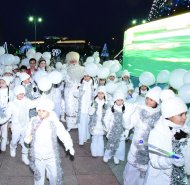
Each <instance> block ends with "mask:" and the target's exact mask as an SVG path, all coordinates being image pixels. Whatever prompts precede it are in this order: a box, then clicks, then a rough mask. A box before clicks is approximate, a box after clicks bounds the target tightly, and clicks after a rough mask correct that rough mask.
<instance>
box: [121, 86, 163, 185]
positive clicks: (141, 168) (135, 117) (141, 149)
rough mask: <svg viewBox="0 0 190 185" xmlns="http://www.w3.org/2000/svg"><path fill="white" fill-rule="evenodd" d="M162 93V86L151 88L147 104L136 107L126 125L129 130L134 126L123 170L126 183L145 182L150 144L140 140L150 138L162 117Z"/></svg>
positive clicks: (134, 184)
mask: <svg viewBox="0 0 190 185" xmlns="http://www.w3.org/2000/svg"><path fill="white" fill-rule="evenodd" d="M160 93H161V88H159V87H154V88H152V89H151V90H149V91H148V93H147V95H146V99H145V105H138V106H137V107H136V109H135V111H134V113H133V114H132V115H131V118H130V121H128V124H127V125H126V129H127V130H128V132H129V130H130V129H132V128H134V135H133V139H132V143H131V146H130V149H129V153H128V162H127V164H126V166H125V169H124V172H123V178H124V185H143V184H144V179H145V175H146V171H147V168H148V162H149V156H148V146H145V145H140V140H143V141H147V140H148V136H149V133H150V130H151V129H152V128H153V127H154V126H155V124H156V122H157V121H158V119H159V118H160V115H161V114H160V107H159V102H160ZM124 119H125V117H124ZM128 120H129V119H128ZM127 127H128V128H127ZM126 135H127V133H126Z"/></svg>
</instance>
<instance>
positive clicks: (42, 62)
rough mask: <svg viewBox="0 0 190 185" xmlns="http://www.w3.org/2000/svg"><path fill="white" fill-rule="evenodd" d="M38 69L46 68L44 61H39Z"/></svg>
mask: <svg viewBox="0 0 190 185" xmlns="http://www.w3.org/2000/svg"><path fill="white" fill-rule="evenodd" d="M39 67H40V68H43V69H44V68H45V67H46V61H41V62H40V63H39Z"/></svg>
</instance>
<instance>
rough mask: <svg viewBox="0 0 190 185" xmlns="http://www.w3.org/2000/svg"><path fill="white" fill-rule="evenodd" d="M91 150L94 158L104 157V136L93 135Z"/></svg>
mask: <svg viewBox="0 0 190 185" xmlns="http://www.w3.org/2000/svg"><path fill="white" fill-rule="evenodd" d="M90 149H91V154H92V156H94V157H98V156H103V155H104V139H103V136H98V135H93V136H92V143H91V146H90Z"/></svg>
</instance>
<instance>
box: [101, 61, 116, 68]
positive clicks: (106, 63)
mask: <svg viewBox="0 0 190 185" xmlns="http://www.w3.org/2000/svg"><path fill="white" fill-rule="evenodd" d="M113 64H114V61H113V60H107V61H105V62H103V67H107V68H110V67H111V66H112V65H113Z"/></svg>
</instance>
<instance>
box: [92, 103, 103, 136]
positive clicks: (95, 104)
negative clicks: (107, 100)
mask: <svg viewBox="0 0 190 185" xmlns="http://www.w3.org/2000/svg"><path fill="white" fill-rule="evenodd" d="M92 106H93V107H94V108H95V112H94V114H93V115H90V121H89V131H90V133H91V132H92V131H93V129H94V127H95V126H96V124H97V114H96V113H97V110H98V103H97V102H96V101H94V103H93V105H92ZM106 109H107V104H105V106H104V107H102V118H101V120H102V124H103V125H104V121H103V118H104V116H105V113H106ZM104 127H105V125H104Z"/></svg>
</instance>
